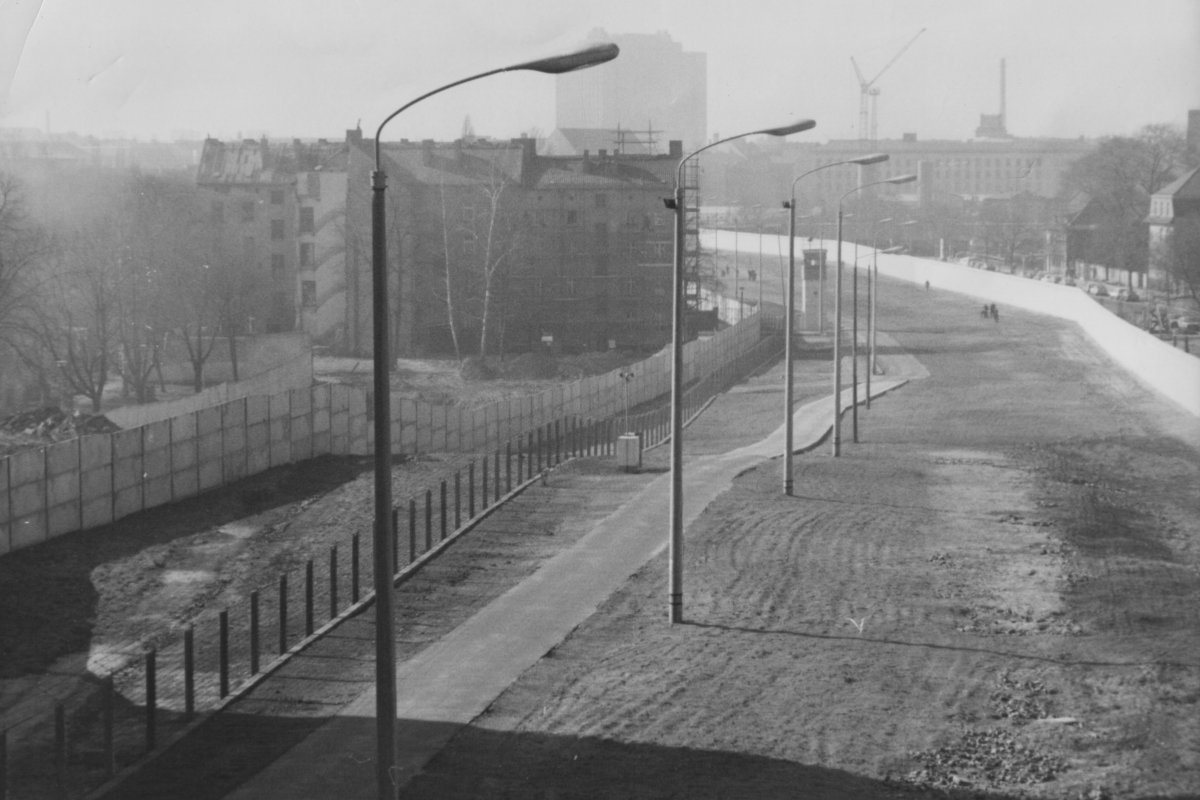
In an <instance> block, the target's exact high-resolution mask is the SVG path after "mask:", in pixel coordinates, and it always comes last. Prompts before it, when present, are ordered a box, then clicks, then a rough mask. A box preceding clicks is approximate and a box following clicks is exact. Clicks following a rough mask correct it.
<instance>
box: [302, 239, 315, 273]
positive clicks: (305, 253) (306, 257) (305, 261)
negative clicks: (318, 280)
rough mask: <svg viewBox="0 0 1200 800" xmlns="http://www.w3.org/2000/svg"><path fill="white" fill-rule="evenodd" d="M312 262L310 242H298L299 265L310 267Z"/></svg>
mask: <svg viewBox="0 0 1200 800" xmlns="http://www.w3.org/2000/svg"><path fill="white" fill-rule="evenodd" d="M313 263H314V259H313V246H312V245H311V244H309V243H308V242H301V243H300V266H301V267H312V266H313Z"/></svg>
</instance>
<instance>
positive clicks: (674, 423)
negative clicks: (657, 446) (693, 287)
mask: <svg viewBox="0 0 1200 800" xmlns="http://www.w3.org/2000/svg"><path fill="white" fill-rule="evenodd" d="M816 124H817V123H816V122H814V121H813V120H811V119H802V120H800V121H799V122H793V123H792V124H791V125H785V126H783V127H781V128H766V129H763V130H759V131H749V132H747V133H739V134H737V135H736V136H729V137H726V138H724V139H718V140H717V141H715V142H712V143H711V144H706V145H705V146H704V147H701V148H699V149H698V150H693V151H692V152H690V153H688V154H687V155H686V156H684V157H683V158H681V159H679V166H677V167H676V168H675V195H674V196H673V197H668V198H665V200H664V202H665V203H666V206H667V208H669V209H672V210H673V211H674V212H675V270H674V272H675V275H674V282H675V286H674V295H673V297H672V300H671V542H670V546H669V548H668V560H669V561H670V586H669V589H668V592H669V611H668V616H669V619H670V621H671V622H680V621H682V619H683V333H684V331H683V323H684V320H683V316H684V308H683V247H684V224H685V223H684V213H685V210H686V208H685V203H684V196H683V166H684V164H686V163H687V162H688V160H689V159H691V158H694V157H695V156H697V155H699V154H700V153H702V152H704V151H705V150H707V149H709V148H710V147H716V146H717V145H719V144H724V143H725V142H729V141H732V140H734V139H741V138H743V137H746V136H756V135H759V134H766V135H768V136H788V135H790V134H793V133H799V132H801V131H806V130H809V129H810V128H812V127H813V126H815V125H816Z"/></svg>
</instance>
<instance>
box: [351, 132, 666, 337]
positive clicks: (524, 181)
mask: <svg viewBox="0 0 1200 800" xmlns="http://www.w3.org/2000/svg"><path fill="white" fill-rule="evenodd" d="M350 143H351V148H350V149H351V154H350V158H349V162H348V163H349V173H348V183H347V185H348V191H347V195H346V197H347V201H346V216H347V219H348V220H354V221H356V222H355V223H348V224H347V226H346V227H347V229H348V230H349V231H350V236H349V237H348V240H347V247H346V259H345V274H346V278H345V284H346V286H347V295H346V296H347V309H346V319H347V330H348V335H347V342H346V344H347V350H349V351H350V352H354V353H357V354H365V353H368V352H370V350H371V305H370V276H371V269H370V266H371V264H370V262H371V251H370V235H369V230H367V229H364V227H363V224H362V223H363V222H364V221H366V220H369V219H370V215H369V207H370V202H371V198H370V196H369V195H370V192H369V182H368V176H369V173H370V170H371V169H372V168H373V166H374V165H373V156H372V154H371V153H372V149H373V142H371V141H369V140H362V139H361V138H360V135H358V134H354V133H352V134H351V137H350ZM680 147H681V145H680V144H679V143H678V142H674V143H672V144H671V145H670V147H669V149H668V152H667V153H665V154H662V155H658V156H648V155H625V154H615V153H610V152H608V151H606V150H602V151H600V152H598V153H596V154H592V153H586V154H584V155H583V156H578V157H576V156H544V155H539V154H538V153H537V152H536V144H535V142H534V140H532V139H527V138H526V139H515V140H512V141H508V142H493V141H486V140H472V141H462V140H459V141H457V142H451V143H444V142H432V141H425V142H407V141H402V142H398V143H384V145H383V147H382V153H383V157H384V160H385V164H384V168H385V171H386V172H387V174H388V190H387V203H388V213H387V224H388V259H389V260H388V265H387V269H388V271H389V279H390V286H391V287H392V298H391V302H390V307H391V309H392V312H393V319H392V321H391V325H390V328H391V332H392V348H393V351H394V352H396V353H398V354H409V355H435V354H451V353H454V352H456V351H457V352H458V353H459V354H460V355H471V354H475V353H478V352H479V351H480V349H481V348H486V350H487V353H488V354H489V355H492V354H497V353H503V352H523V351H528V350H530V349H534V348H538V347H541V346H544V345H550V346H552V347H554V348H561V349H564V350H567V351H582V350H594V349H607V348H609V347H630V348H657V347H660V346H661V345H662V344H664V343H665V342H666V341H668V340H669V338H670V287H671V281H672V269H671V265H672V252H673V251H672V250H671V247H672V243H673V238H672V237H673V228H672V227H671V222H672V216H671V214H670V212H669V211H667V209H666V208H665V207H664V205H663V202H662V200H663V198H664V197H666V196H668V195H669V194H670V193H671V187H672V179H673V175H674V169H675V166H676V164H677V162H678V159H679V157H680V154H681V151H680Z"/></svg>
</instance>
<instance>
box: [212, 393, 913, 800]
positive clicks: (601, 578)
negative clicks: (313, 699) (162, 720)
mask: <svg viewBox="0 0 1200 800" xmlns="http://www.w3.org/2000/svg"><path fill="white" fill-rule="evenodd" d="M890 374H891V375H896V374H897V373H896V372H890ZM903 383H904V379H902V378H889V379H888V380H876V381H874V382H873V383H872V387H871V389H872V396H878V395H880V394H883V393H884V392H887V391H890V390H891V389H893V388H896V387H897V386H899V385H901V384H903ZM849 396H850V391H849V389H846V390H845V391H844V398H843V399H844V403H843V405H848V403H849ZM862 399H864V398H861V397H860V400H862ZM832 416H833V415H832V402H831V399H830V398H825V399H822V400H818V401H814V402H811V403H808V404H806V405H804V406H801V407H800V408H799V409H797V410H796V412H795V418H794V439H793V441H794V443H795V446H796V448H797V450H802V449H806V448H807V447H810V446H812V445H813V444H815V443H816V442H818V441H820V439H821V438H822V437H823V436H824V435H825V434H826V433H827V432H828V430H829V429H830V427H831V426H832ZM783 436H784V433H783V427H782V426H780V428H779V429H778V430H777V431H775V432H774V433H773V434H771V435H770V436H768V437H766V438H764V439H763V440H761V441H759V442H756V443H755V444H752V445H750V446H747V447H743V448H740V449H738V450H734V451H731V452H727V453H722V454H718V455H710V456H704V457H700V458H697V459H694V460H693V461H691V462H689V463H688V464H687V465H686V469H685V472H684V481H685V483H684V486H685V489H684V524H685V526H686V525H689V524H690V523H691V522H692V521H693V520H695V519H696V518H697V517H698V516H699V515H700V513H701V512H702V511H703V510H704V508H705V507H706V506H707V505H708V504H709V503H710V502H711V501H712V500H713V499H715V498H716V497H717V495H719V494H720V493H721V492H723V491H725V490H726V489H727V488H728V487H729V486H730V485H731V483H732V480H733V478H734V477H735V476H737V475H738V474H739V473H741V472H743V471H744V470H745V469H747V468H749V467H751V466H753V465H755V464H757V463H759V462H761V461H763V460H764V459H767V458H771V457H773V456H776V455H778V454H779V452H780V451H781V450H782V447H783ZM669 491H670V474H669V473H664V474H661V475H659V476H658V477H656V478H654V479H653V480H651V481H650V482H649V483H648V484H647V485H646V486H645V488H644V489H643V490H642V491H641V492H640V493H638V494H637V495H636V496H635V497H634V498H633V499H632V500H631V501H629V502H627V503H625V504H624V505H623V506H621V507H620V508H619V509H618V510H616V511H615V512H614V513H612V514H611V515H609V516H608V517H607V518H605V519H604V520H603V521H602V522H601V523H600V524H599V525H597V526H596V527H595V528H594V529H593V530H592V531H591V532H590V533H588V534H586V535H585V536H583V537H582V538H581V539H580V540H579V541H578V542H576V543H575V544H574V545H573V546H572V547H570V548H569V549H567V550H565V551H563V552H562V553H560V554H558V555H557V556H555V557H553V558H552V559H550V560H549V561H547V562H546V563H545V564H544V565H543V566H542V567H541V568H540V569H539V570H538V571H537V572H535V573H534V574H533V575H532V576H530V577H528V578H527V579H525V580H524V581H522V582H521V583H520V584H519V585H517V586H515V587H514V588H512V589H511V590H509V591H508V592H506V593H505V594H503V595H502V596H500V597H499V598H497V599H496V600H494V601H493V602H492V603H490V604H489V605H487V606H486V607H485V608H483V609H482V610H481V611H479V612H478V613H477V614H476V615H475V616H473V617H471V618H470V619H468V620H467V621H466V622H464V623H463V624H462V625H460V626H458V627H457V628H456V629H455V630H453V631H452V632H451V633H450V634H448V635H447V636H445V637H443V638H442V639H441V640H439V641H438V642H437V643H435V644H432V645H430V646H429V647H427V648H426V649H424V650H422V651H421V652H420V653H418V654H417V655H416V656H415V657H413V658H411V659H409V660H407V661H405V662H404V663H402V664H400V665H399V667H398V668H397V682H396V685H397V688H398V695H399V697H400V700H399V702H398V709H397V712H398V718H399V720H400V723H399V736H398V739H399V749H400V757H399V771H398V775H397V785H399V786H402V785H404V784H405V783H407V782H408V781H409V780H410V779H411V778H412V776H414V775H415V774H416V773H417V772H419V771H420V769H421V768H422V767H423V765H425V764H426V763H427V762H428V761H429V760H430V759H432V758H433V757H434V756H435V755H436V754H437V753H438V751H439V750H441V749H442V747H443V746H444V745H445V744H446V742H448V741H449V740H450V738H451V737H452V736H453V735H454V733H455V732H456V731H457V730H458V729H459V728H460V727H461V726H463V725H467V724H468V723H470V722H471V721H472V720H473V719H475V717H477V716H478V715H479V714H480V713H482V712H483V711H484V710H485V709H486V708H487V707H488V705H489V704H491V703H492V702H493V701H494V700H495V698H496V697H498V696H499V695H500V693H501V692H503V691H504V690H505V689H506V688H507V687H508V686H509V685H511V684H512V683H513V681H515V680H516V679H517V677H518V676H520V674H521V673H522V672H523V671H524V670H526V669H528V668H529V667H530V666H532V665H533V664H534V663H536V662H537V661H538V660H539V659H540V658H541V657H542V656H543V655H544V654H545V653H546V652H547V651H549V650H551V649H552V648H553V647H554V646H556V645H557V644H559V643H560V642H561V641H563V640H564V639H565V638H566V637H567V635H568V634H570V632H571V631H572V630H573V629H574V628H575V627H577V626H578V625H579V624H580V623H582V622H583V621H584V620H586V619H587V618H588V617H589V616H590V615H591V614H592V613H594V612H595V610H596V608H597V607H598V606H599V605H600V604H601V603H602V602H603V601H604V600H605V599H607V598H608V597H609V595H611V594H612V592H613V591H615V590H616V589H617V588H618V587H620V586H621V585H622V584H623V583H624V582H625V581H626V580H627V579H628V578H629V576H630V575H632V574H633V573H634V572H636V571H637V570H638V569H639V568H641V567H642V566H643V565H644V564H645V563H646V562H648V561H649V560H650V559H651V558H653V557H654V555H655V554H656V553H658V552H659V551H661V550H662V549H663V548H664V547H665V546H666V544H667V536H668V529H669V521H668V514H667V511H668V506H669V503H668V494H669ZM374 710H375V695H374V691H373V690H370V691H367V692H364V693H362V694H361V695H359V696H358V697H357V698H355V699H354V700H353V701H352V702H350V703H349V704H348V705H346V706H345V707H344V708H343V709H342V710H341V711H340V712H339V714H338V715H337V716H336V717H335V718H334V719H333V720H331V721H329V722H328V723H326V724H324V725H322V726H321V727H320V728H319V729H317V730H316V731H315V732H313V733H312V734H311V735H309V736H308V737H306V738H305V739H303V740H302V741H301V742H300V743H299V744H298V745H296V746H295V747H293V748H292V749H291V750H290V751H288V752H287V753H285V754H284V755H283V756H282V757H281V758H279V759H278V760H276V761H275V762H274V763H272V764H271V765H270V766H268V767H267V768H266V769H264V770H262V771H261V772H260V773H258V774H257V775H256V776H255V777H254V778H252V779H251V780H249V781H247V782H246V783H244V784H243V785H242V786H240V787H239V788H238V789H237V790H235V791H234V792H232V793H231V794H229V795H227V800H275V799H276V798H278V799H279V800H284V798H286V799H287V800H297V799H298V798H327V797H339V796H340V797H374V796H375V770H374V767H373V766H372V763H373V760H374V754H375V747H376V746H375V732H374V719H373V718H374Z"/></svg>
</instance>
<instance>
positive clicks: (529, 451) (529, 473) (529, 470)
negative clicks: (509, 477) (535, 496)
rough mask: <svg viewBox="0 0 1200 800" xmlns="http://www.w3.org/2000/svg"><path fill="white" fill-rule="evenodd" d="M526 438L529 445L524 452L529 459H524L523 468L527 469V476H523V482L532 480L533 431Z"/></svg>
mask: <svg viewBox="0 0 1200 800" xmlns="http://www.w3.org/2000/svg"><path fill="white" fill-rule="evenodd" d="M528 437H529V443H528V445H527V446H526V448H525V452H526V453H527V454H528V455H529V458H528V459H526V462H525V466H526V468H527V474H526V475H525V480H527V481H529V480H533V431H530V432H529V434H528Z"/></svg>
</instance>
